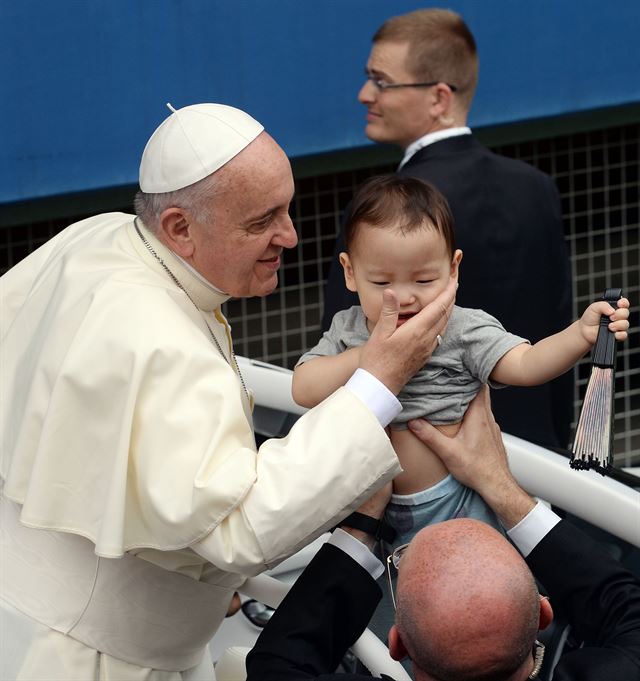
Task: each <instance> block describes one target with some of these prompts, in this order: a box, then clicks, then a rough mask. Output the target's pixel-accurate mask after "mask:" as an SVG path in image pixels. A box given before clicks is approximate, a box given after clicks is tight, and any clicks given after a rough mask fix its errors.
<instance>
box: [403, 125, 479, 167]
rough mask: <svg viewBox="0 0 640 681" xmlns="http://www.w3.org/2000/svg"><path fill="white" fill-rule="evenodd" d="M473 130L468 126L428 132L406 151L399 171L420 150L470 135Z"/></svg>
mask: <svg viewBox="0 0 640 681" xmlns="http://www.w3.org/2000/svg"><path fill="white" fill-rule="evenodd" d="M470 134H471V128H468V127H466V126H463V127H460V128H445V129H444V130H436V131H435V132H428V133H427V134H426V135H423V136H422V137H420V138H418V139H417V140H416V141H415V142H412V143H411V144H410V145H409V146H408V147H407V148H406V150H405V152H404V157H403V159H402V161H400V165H399V166H398V170H400V168H402V166H403V165H404V164H405V163H406V162H407V161H408V160H409V159H410V158H411V157H412V156H413V155H414V154H415V153H416V152H417V151H419V150H420V149H423V148H424V147H427V146H429V145H430V144H433V143H434V142H439V141H440V140H446V139H448V138H449V137H459V136H460V135H470Z"/></svg>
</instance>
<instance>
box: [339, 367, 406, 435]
mask: <svg viewBox="0 0 640 681" xmlns="http://www.w3.org/2000/svg"><path fill="white" fill-rule="evenodd" d="M345 387H347V388H349V390H350V391H351V392H352V393H353V394H354V395H355V396H356V397H357V398H359V399H360V400H361V401H362V402H364V403H365V405H366V406H367V407H369V409H370V410H371V411H372V412H373V415H374V416H375V417H376V418H377V419H378V421H379V422H380V425H381V426H382V427H383V428H386V427H387V426H388V425H389V424H390V423H391V421H393V419H394V418H395V417H396V416H397V415H398V414H399V413H400V412H401V411H402V405H401V404H400V402H398V400H397V399H396V396H395V395H394V394H393V393H392V392H391V391H390V390H389V389H388V388H387V386H386V385H384V384H383V383H381V382H380V381H379V380H378V379H377V378H376V377H375V376H373V375H372V374H370V373H369V372H368V371H365V370H364V369H356V371H355V373H354V374H353V376H352V377H351V378H350V379H349V380H348V381H347V382H346V384H345Z"/></svg>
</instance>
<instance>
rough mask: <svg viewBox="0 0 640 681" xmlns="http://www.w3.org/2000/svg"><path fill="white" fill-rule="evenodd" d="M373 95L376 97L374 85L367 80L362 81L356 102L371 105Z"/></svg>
mask: <svg viewBox="0 0 640 681" xmlns="http://www.w3.org/2000/svg"><path fill="white" fill-rule="evenodd" d="M375 95H376V87H375V85H374V84H373V83H372V82H371V80H369V78H367V80H365V81H364V83H363V85H362V87H361V88H360V92H358V101H359V102H360V103H361V104H371V102H373V101H374V100H375V98H376V97H375Z"/></svg>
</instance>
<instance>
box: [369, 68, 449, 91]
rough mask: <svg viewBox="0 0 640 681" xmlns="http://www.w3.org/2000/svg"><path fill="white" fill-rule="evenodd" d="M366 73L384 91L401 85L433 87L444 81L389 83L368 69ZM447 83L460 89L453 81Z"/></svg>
mask: <svg viewBox="0 0 640 681" xmlns="http://www.w3.org/2000/svg"><path fill="white" fill-rule="evenodd" d="M364 75H365V77H366V79H367V80H370V81H371V82H372V83H373V85H374V87H375V88H376V89H377V90H379V91H380V92H383V91H384V90H394V89H397V88H401V87H433V86H434V85H437V84H438V83H443V82H444V81H442V80H432V81H429V82H427V83H387V81H386V80H384V79H383V78H376V76H373V75H371V74H370V73H369V72H368V71H366V70H365V72H364ZM445 85H448V86H449V89H450V90H451V92H455V91H456V90H457V89H458V88H457V87H456V86H455V85H451V83H445Z"/></svg>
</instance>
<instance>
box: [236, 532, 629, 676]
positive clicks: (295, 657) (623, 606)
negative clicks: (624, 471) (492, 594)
mask: <svg viewBox="0 0 640 681" xmlns="http://www.w3.org/2000/svg"><path fill="white" fill-rule="evenodd" d="M527 562H528V564H529V566H530V567H531V568H532V570H533V572H534V574H535V575H536V577H538V579H539V580H540V581H541V582H542V584H543V585H544V586H545V588H546V590H547V592H548V593H549V595H550V598H551V602H552V604H553V607H554V608H555V609H556V610H559V611H561V612H562V614H563V615H564V616H565V617H567V619H568V620H569V622H570V624H571V625H572V627H573V630H574V632H578V633H579V634H580V635H581V636H582V637H584V640H585V647H584V648H581V649H580V650H575V651H572V652H570V653H568V654H566V655H565V656H563V657H562V659H561V660H560V662H559V664H558V666H557V667H556V670H555V673H554V676H553V680H554V681H639V680H640V581H638V579H637V578H636V577H634V576H633V575H632V574H631V573H630V572H628V571H626V570H625V569H623V568H622V567H621V566H620V565H619V563H617V562H616V561H615V560H613V559H612V558H611V557H609V556H608V555H607V554H605V553H603V552H602V551H601V550H600V549H599V548H598V547H597V546H596V545H595V543H594V542H593V540H591V539H590V538H588V537H587V536H586V535H585V534H583V533H582V532H580V530H578V529H576V528H575V527H573V526H572V525H570V524H569V523H568V522H566V521H561V522H560V523H559V524H558V525H556V526H555V527H554V528H553V530H551V532H549V534H548V535H547V536H546V537H545V538H544V539H543V540H542V541H541V542H540V544H538V546H537V547H536V548H535V549H534V550H533V551H532V553H531V554H530V556H529V557H528V559H527ZM380 595H381V592H380V588H379V587H378V586H377V584H376V583H375V582H374V580H373V579H372V578H371V577H370V575H369V574H368V573H367V572H366V571H365V570H364V569H363V568H362V567H361V566H360V565H358V564H357V563H356V562H355V561H354V560H353V559H352V558H350V557H349V556H348V555H347V554H346V553H344V552H343V551H341V550H340V549H338V548H336V547H334V546H331V545H325V546H323V547H322V548H321V549H320V551H319V552H318V553H317V554H316V556H315V558H314V559H313V560H312V561H311V563H310V564H309V566H308V567H307V569H306V570H305V571H304V573H303V574H302V575H301V576H300V578H299V579H298V581H297V582H296V583H295V584H294V586H293V587H292V589H291V591H290V593H289V594H288V595H287V597H286V598H285V600H284V601H283V602H282V604H281V605H280V607H279V608H278V609H277V610H276V612H275V614H274V616H273V617H272V619H271V621H270V622H269V624H268V625H267V627H266V628H265V629H264V631H263V632H262V633H261V634H260V637H259V638H258V641H257V643H256V646H255V647H254V649H253V650H252V652H251V653H250V654H249V657H248V658H247V671H248V677H247V681H304V680H308V679H318V680H322V681H329V679H335V681H343V680H344V681H347V680H348V679H352V680H353V681H356V680H361V681H365V680H366V679H370V678H371V677H365V676H361V675H353V674H334V673H333V671H334V670H335V668H336V666H337V665H338V663H339V662H340V660H341V659H342V657H343V655H344V653H345V652H346V650H347V648H348V647H349V646H350V645H352V644H353V642H354V641H355V640H357V638H358V637H359V635H360V634H361V633H362V631H363V629H364V627H365V626H366V624H367V621H368V619H369V617H370V615H371V614H372V613H373V611H374V609H375V606H376V604H377V603H378V601H379V599H380Z"/></svg>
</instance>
